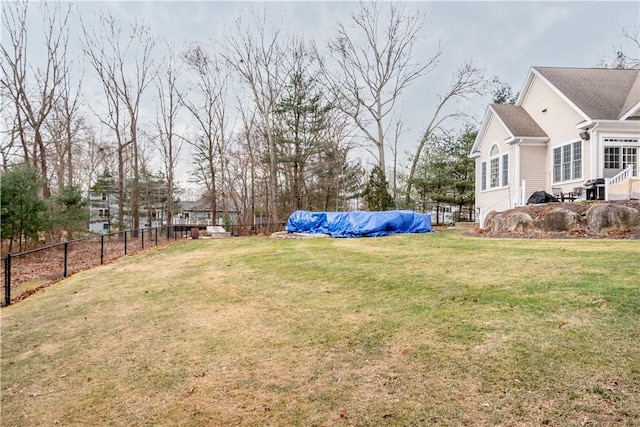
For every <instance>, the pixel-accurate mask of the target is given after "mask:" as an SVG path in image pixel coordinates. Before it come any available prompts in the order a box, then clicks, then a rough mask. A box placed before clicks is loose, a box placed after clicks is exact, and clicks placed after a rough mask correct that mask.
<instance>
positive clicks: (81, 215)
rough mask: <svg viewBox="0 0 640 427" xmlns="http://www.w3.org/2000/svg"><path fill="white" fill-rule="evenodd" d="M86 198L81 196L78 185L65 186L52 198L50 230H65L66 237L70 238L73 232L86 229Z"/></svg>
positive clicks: (87, 216)
mask: <svg viewBox="0 0 640 427" xmlns="http://www.w3.org/2000/svg"><path fill="white" fill-rule="evenodd" d="M87 205H88V203H87V199H85V198H84V197H82V190H81V189H80V187H79V186H65V187H62V188H61V189H60V194H58V196H56V197H55V198H54V205H53V216H52V220H51V225H52V230H51V231H55V230H56V229H58V228H59V229H61V230H64V231H65V232H66V239H67V240H71V239H72V238H73V233H74V232H76V231H80V230H86V229H87V228H88V227H87V222H88V220H89V211H88V209H87Z"/></svg>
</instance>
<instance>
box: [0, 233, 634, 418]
mask: <svg viewBox="0 0 640 427" xmlns="http://www.w3.org/2000/svg"><path fill="white" fill-rule="evenodd" d="M1 332H2V335H1V339H2V378H1V380H2V384H1V387H2V389H1V391H2V401H1V403H2V414H1V415H2V421H1V422H2V425H3V426H4V425H6V426H36V425H77V426H88V425H115V426H132V425H135V426H152V425H184V426H211V425H214V426H217V425H219V426H231V425H242V426H249V425H251V426H265V425H273V426H294V425H301V426H342V425H345V426H347V425H356V426H387V425H388V426H412V425H415V426H423V425H451V426H458V425H474V426H476V425H480V426H483V425H486V426H493V425H505V426H513V425H524V426H527V425H531V426H538V425H557V426H566V425H569V426H570V425H575V426H586V425H589V426H591V425H603V426H612V425H613V426H616V425H621V426H624V425H629V426H631V425H640V242H638V241H622V240H493V239H478V238H470V237H465V236H462V235H460V234H459V233H456V232H449V231H447V232H439V233H435V234H424V235H397V236H390V237H383V238H365V239H329V238H327V239H305V240H288V239H286V240H274V239H266V238H237V239H219V240H193V241H182V242H177V243H175V244H173V245H171V246H168V247H162V248H155V249H152V250H150V251H148V252H145V253H141V254H138V255H135V256H131V257H126V258H123V259H121V260H120V261H118V262H116V263H113V264H110V265H107V266H103V267H100V268H96V269H94V270H91V271H85V272H82V273H78V274H76V275H74V276H72V277H71V278H69V279H67V280H64V281H63V282H60V283H58V284H55V285H53V286H51V287H49V288H47V289H46V290H45V291H44V292H41V293H38V294H36V295H33V296H31V297H29V298H27V299H26V300H24V301H22V302H20V303H18V304H15V305H11V306H9V307H6V308H3V309H2V330H1Z"/></svg>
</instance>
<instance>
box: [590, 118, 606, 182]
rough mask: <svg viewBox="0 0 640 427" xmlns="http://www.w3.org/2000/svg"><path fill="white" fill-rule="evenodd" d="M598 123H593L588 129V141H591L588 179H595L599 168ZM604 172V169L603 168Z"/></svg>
mask: <svg viewBox="0 0 640 427" xmlns="http://www.w3.org/2000/svg"><path fill="white" fill-rule="evenodd" d="M599 124H600V123H597V122H596V123H595V124H594V125H593V127H592V128H591V130H589V133H590V139H589V140H590V141H591V150H590V151H591V176H590V177H589V179H596V178H598V175H599V173H598V171H599V170H600V168H599V166H600V165H599V164H598V163H599V160H600V150H599V143H598V142H599V140H600V138H599V137H598V131H597V130H596V129H597V128H598V125H599ZM603 172H604V170H603Z"/></svg>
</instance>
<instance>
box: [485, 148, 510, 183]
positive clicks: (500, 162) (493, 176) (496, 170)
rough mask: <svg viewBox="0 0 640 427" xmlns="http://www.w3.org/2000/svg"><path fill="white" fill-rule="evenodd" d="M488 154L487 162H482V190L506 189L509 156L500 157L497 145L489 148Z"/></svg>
mask: <svg viewBox="0 0 640 427" xmlns="http://www.w3.org/2000/svg"><path fill="white" fill-rule="evenodd" d="M489 154H490V156H489V157H490V158H489V160H488V161H484V162H482V176H481V178H482V179H481V186H482V190H486V189H487V188H498V187H506V186H507V185H509V155H508V154H506V153H505V154H503V155H502V156H501V155H500V148H498V144H494V145H493V146H492V147H491V151H490V152H489Z"/></svg>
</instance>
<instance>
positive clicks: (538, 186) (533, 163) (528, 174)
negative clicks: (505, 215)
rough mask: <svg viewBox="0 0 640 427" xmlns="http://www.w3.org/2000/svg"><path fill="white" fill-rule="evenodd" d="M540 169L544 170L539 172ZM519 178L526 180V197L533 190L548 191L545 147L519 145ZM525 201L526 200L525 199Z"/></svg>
mask: <svg viewBox="0 0 640 427" xmlns="http://www.w3.org/2000/svg"><path fill="white" fill-rule="evenodd" d="M541 171H544V172H543V173H541ZM520 178H521V179H523V180H525V182H526V188H525V191H526V194H525V195H526V197H527V198H528V197H529V196H530V195H531V193H533V192H534V191H548V188H549V186H548V182H549V181H550V173H549V166H548V163H547V147H545V146H536V147H532V146H521V147H520ZM525 203H526V200H525Z"/></svg>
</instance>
